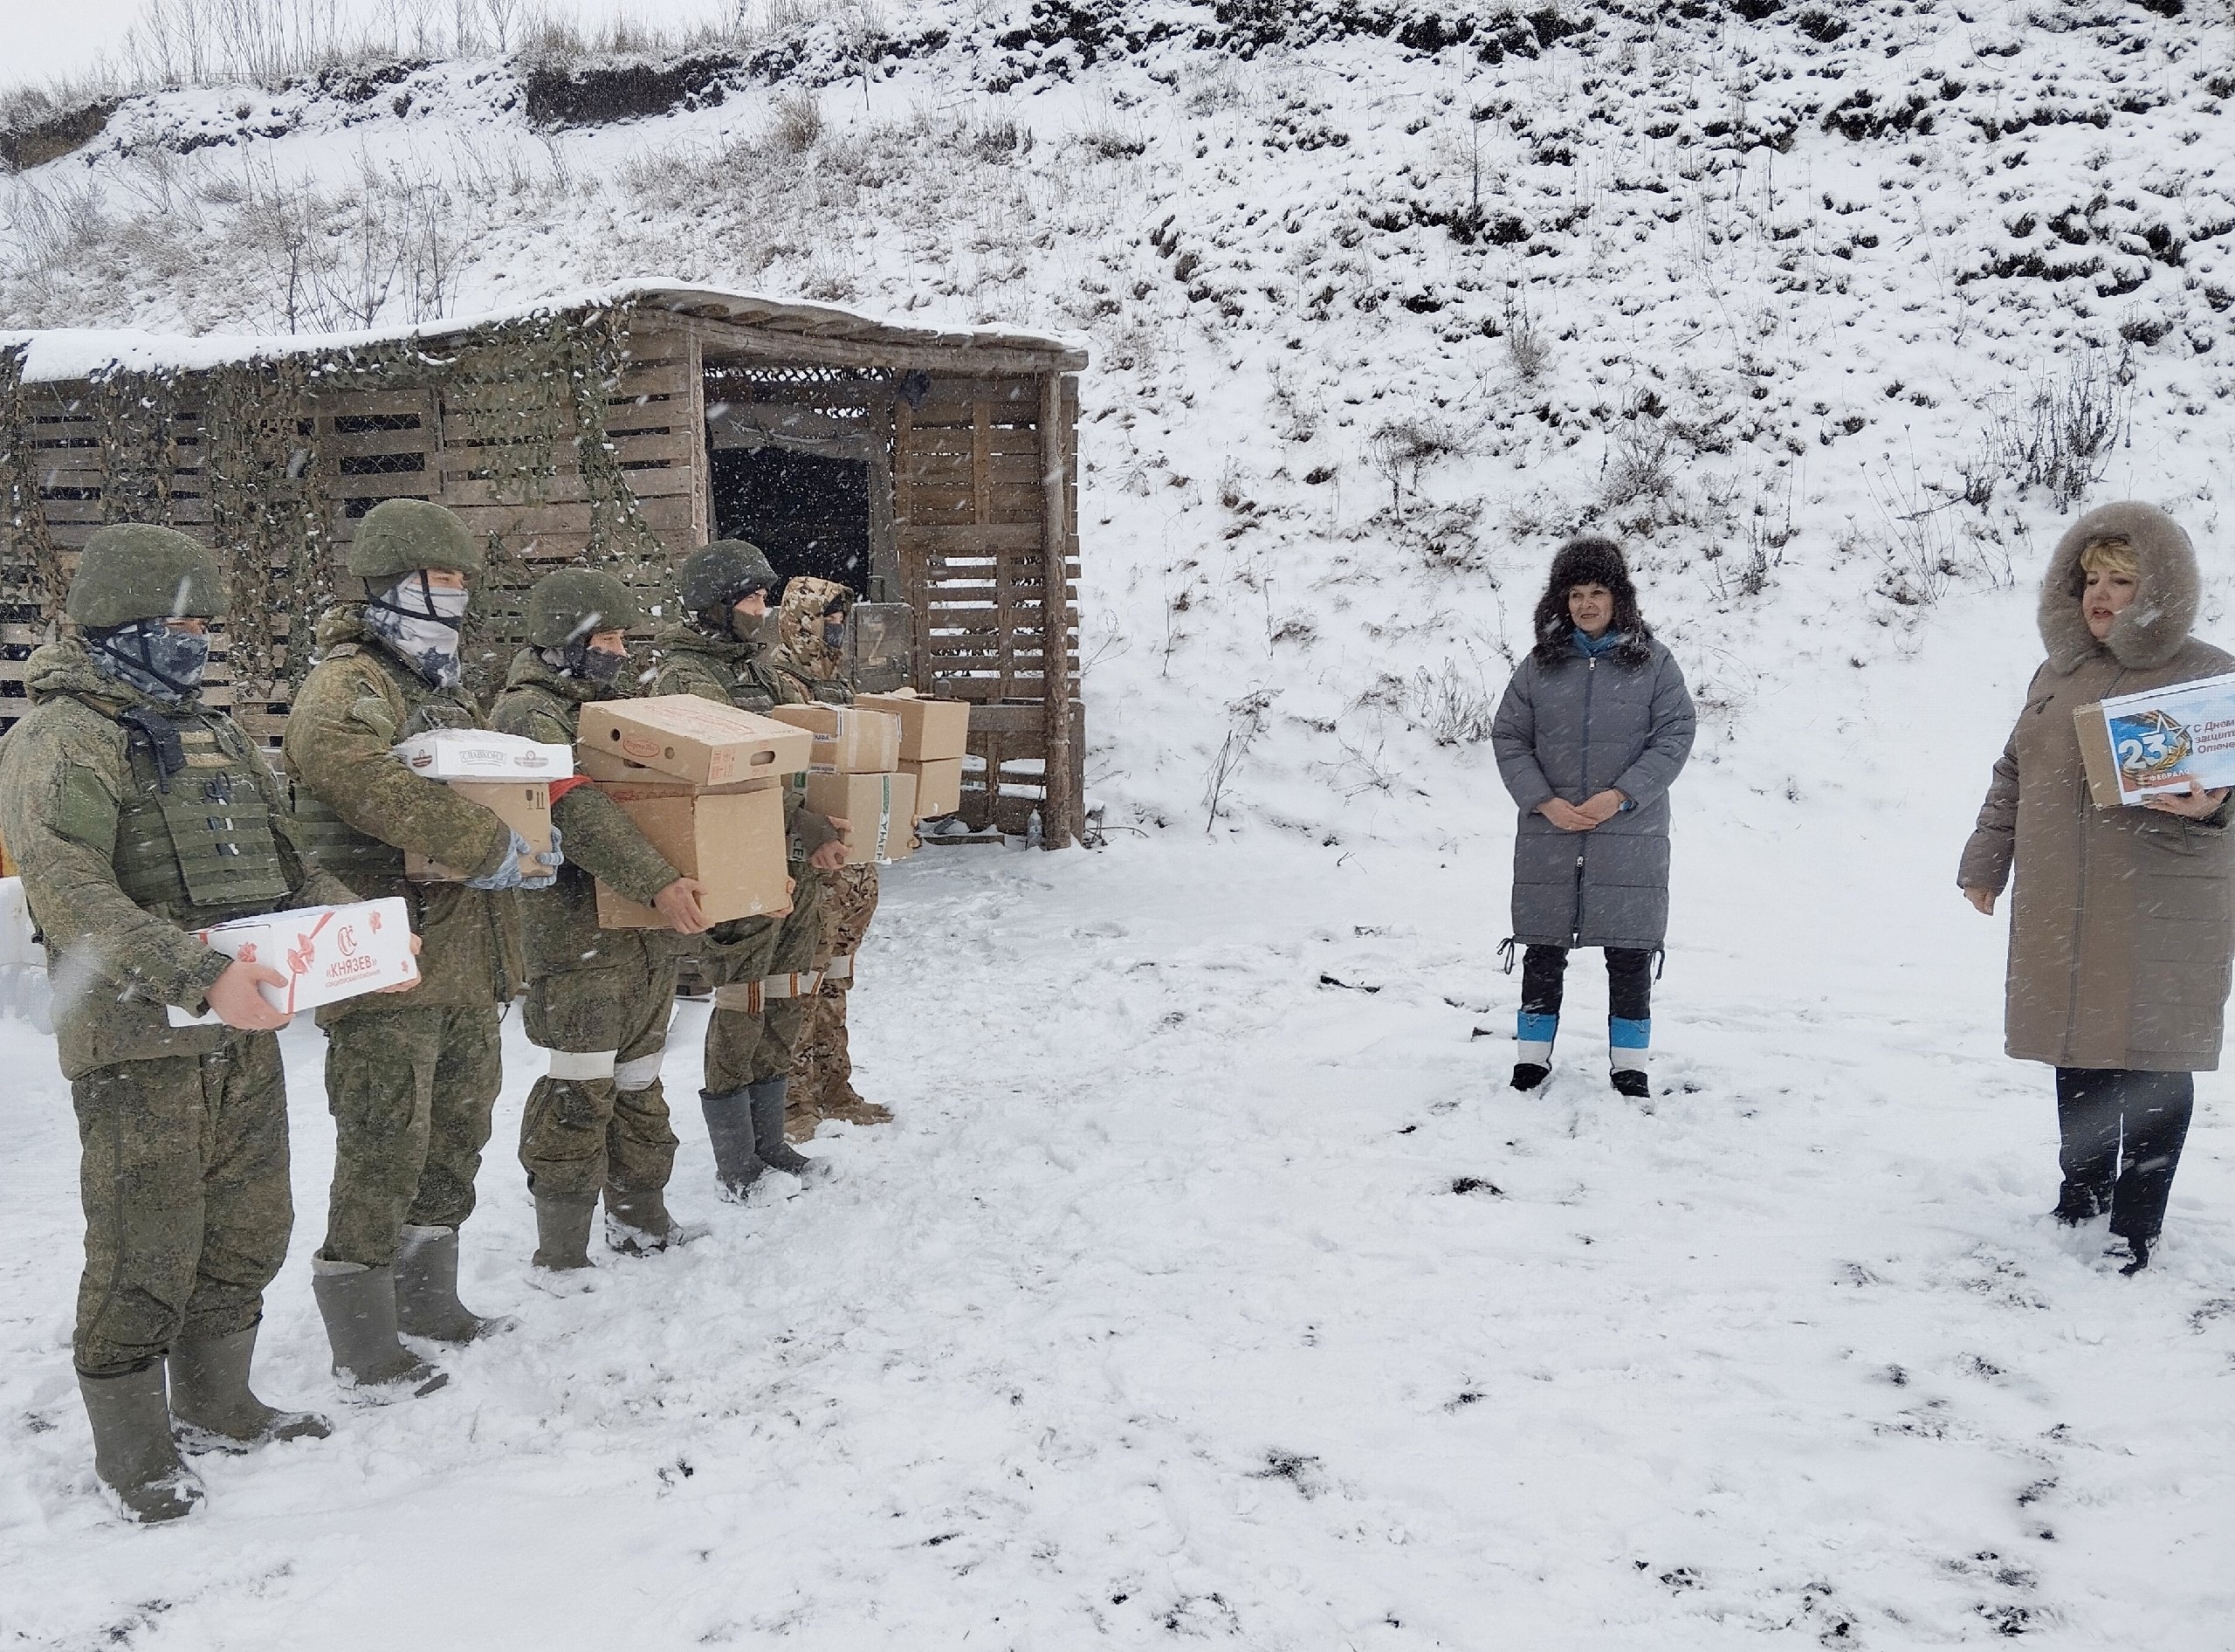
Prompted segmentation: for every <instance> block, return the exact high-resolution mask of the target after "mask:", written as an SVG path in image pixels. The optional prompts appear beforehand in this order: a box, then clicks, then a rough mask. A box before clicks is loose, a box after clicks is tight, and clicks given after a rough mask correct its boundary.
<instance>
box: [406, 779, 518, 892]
mask: <svg viewBox="0 0 2235 1652" xmlns="http://www.w3.org/2000/svg"><path fill="white" fill-rule="evenodd" d="M440 783H441V784H443V785H444V786H447V787H449V788H450V789H451V790H452V791H454V792H456V793H457V795H459V796H461V797H465V798H470V799H471V800H472V801H473V802H477V803H478V804H480V805H481V807H482V808H484V809H487V810H489V811H490V813H492V814H493V815H494V816H496V817H497V818H498V819H499V820H501V821H503V822H504V823H505V825H507V826H509V827H511V828H512V829H513V830H514V831H516V832H518V833H519V835H520V836H523V837H525V838H526V839H527V846H528V848H529V849H530V850H533V852H534V853H536V854H539V855H547V854H549V853H550V852H551V786H550V783H549V782H548V781H540V780H536V781H526V780H449V781H441V782H440ZM403 876H404V878H405V880H406V881H407V882H409V883H414V884H462V883H464V881H465V880H466V879H467V878H471V877H472V876H473V874H472V873H471V872H461V871H452V870H451V869H450V867H448V866H445V865H444V864H442V863H441V862H440V861H437V860H430V859H429V858H428V857H426V856H424V855H419V854H414V853H413V852H412V851H411V850H408V849H407V850H404V851H403Z"/></svg>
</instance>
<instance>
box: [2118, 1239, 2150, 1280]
mask: <svg viewBox="0 0 2235 1652" xmlns="http://www.w3.org/2000/svg"><path fill="white" fill-rule="evenodd" d="M2156 1242H2157V1236H2156V1235H2155V1234H2150V1235H2148V1236H2144V1235H2142V1234H2128V1236H2127V1249H2128V1251H2130V1252H2131V1253H2132V1257H2131V1259H2130V1260H2129V1261H2128V1263H2127V1265H2126V1266H2125V1267H2123V1268H2122V1269H2120V1270H2119V1271H2120V1273H2122V1275H2124V1276H2125V1277H2127V1278H2129V1279H2131V1278H2133V1277H2135V1275H2136V1274H2138V1273H2140V1272H2141V1271H2142V1270H2143V1269H2144V1268H2147V1267H2148V1266H2149V1247H2150V1246H2152V1245H2154V1244H2156Z"/></svg>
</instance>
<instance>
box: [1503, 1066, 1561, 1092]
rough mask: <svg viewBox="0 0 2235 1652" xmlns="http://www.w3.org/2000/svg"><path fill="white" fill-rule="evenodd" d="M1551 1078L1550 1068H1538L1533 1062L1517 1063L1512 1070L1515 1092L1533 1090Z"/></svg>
mask: <svg viewBox="0 0 2235 1652" xmlns="http://www.w3.org/2000/svg"><path fill="white" fill-rule="evenodd" d="M1551 1076H1552V1070H1551V1068H1550V1067H1540V1066H1538V1065H1537V1063H1535V1062H1533V1061H1523V1062H1517V1063H1515V1065H1514V1069H1513V1087H1514V1088H1515V1089H1516V1090H1534V1089H1536V1088H1537V1085H1539V1084H1543V1083H1544V1081H1545V1080H1546V1079H1547V1078H1550V1077H1551Z"/></svg>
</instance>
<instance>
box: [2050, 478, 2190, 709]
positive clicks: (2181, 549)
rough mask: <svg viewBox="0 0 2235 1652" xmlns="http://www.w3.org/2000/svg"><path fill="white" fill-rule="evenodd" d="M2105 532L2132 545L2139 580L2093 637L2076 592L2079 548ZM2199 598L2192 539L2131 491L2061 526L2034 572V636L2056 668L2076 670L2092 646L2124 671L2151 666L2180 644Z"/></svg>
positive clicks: (2081, 582)
mask: <svg viewBox="0 0 2235 1652" xmlns="http://www.w3.org/2000/svg"><path fill="white" fill-rule="evenodd" d="M2113 535H2116V536H2118V537H2120V538H2122V539H2124V540H2126V541H2127V543H2128V545H2129V546H2131V547H2133V549H2134V554H2135V560H2136V561H2139V562H2140V563H2141V564H2142V581H2141V584H2140V586H2139V588H2138V589H2136V590H2135V595H2134V601H2133V602H2130V603H2129V604H2128V606H2127V608H2126V609H2125V610H2124V611H2123V612H2122V613H2121V614H2120V616H2118V618H2117V619H2116V620H2115V622H2114V623H2112V626H2111V635H2110V636H2109V637H2108V638H2107V639H2105V640H2104V641H2103V642H2101V643H2098V642H2097V641H2096V640H2095V639H2094V637H2093V636H2091V635H2090V634H2089V632H2088V630H2087V618H2086V616H2084V615H2082V614H2081V613H2080V591H2081V589H2082V588H2083V587H2085V585H2086V584H2087V575H2085V574H2084V573H2082V572H2081V571H2080V552H2081V551H2083V550H2084V549H2086V548H2087V544H2088V542H2089V541H2090V540H2099V539H2107V538H2109V537H2111V536H2113ZM2203 600H2204V580H2203V576H2202V575H2200V574H2199V573H2198V572H2197V553H2196V547H2194V546H2193V545H2191V544H2190V542H2189V536H2188V534H2187V533H2184V532H2183V531H2182V528H2181V525H2180V524H2179V523H2178V522H2176V521H2175V520H2173V519H2172V518H2171V517H2170V516H2168V515H2166V514H2165V513H2164V512H2163V511H2161V510H2159V509H2158V508H2157V507H2156V506H2154V505H2144V504H2142V502H2141V501H2140V500H2138V499H2122V500H2120V501H2119V502H2118V503H2117V504H2115V505H2099V506H2096V507H2095V508H2094V510H2092V511H2090V512H2088V513H2087V515H2085V516H2083V517H2081V518H2080V520H2078V521H2076V522H2074V523H2073V525H2072V526H2071V527H2068V528H2067V529H2066V530H2065V534H2064V537H2063V538H2062V539H2060V540H2058V541H2057V548H2056V551H2055V553H2054V554H2053V555H2052V556H2051V557H2050V558H2049V568H2048V572H2047V573H2046V574H2045V575H2043V576H2042V578H2041V607H2040V626H2041V641H2042V643H2043V644H2044V645H2045V646H2046V648H2047V649H2048V651H2049V664H2050V665H2051V666H2052V667H2053V668H2054V669H2055V670H2056V671H2057V672H2058V673H2059V674H2060V675H2061V676H2067V677H2069V676H2070V675H2071V674H2072V673H2073V671H2078V670H2079V669H2080V666H2081V665H2083V664H2086V663H2087V660H2088V659H2090V658H2091V657H2093V656H2094V653H2095V651H2096V650H2097V649H2099V648H2101V649H2106V650H2109V652H2110V655H2111V657H2112V658H2114V659H2115V660H2117V661H2118V663H2119V664H2122V665H2123V666H2125V667H2126V668H2127V669H2128V671H2151V670H2154V669H2156V667H2157V666H2160V665H2163V664H2165V663H2166V662H2167V661H2168V660H2170V659H2171V658H2172V657H2173V656H2174V655H2176V654H2177V653H2179V652H2180V651H2181V645H2182V644H2183V643H2185V642H2187V641H2188V640H2189V632H2190V630H2191V629H2192V628H2193V627H2194V626H2195V624H2196V623H2197V608H2198V607H2199V606H2200V605H2201V603H2202V602H2203Z"/></svg>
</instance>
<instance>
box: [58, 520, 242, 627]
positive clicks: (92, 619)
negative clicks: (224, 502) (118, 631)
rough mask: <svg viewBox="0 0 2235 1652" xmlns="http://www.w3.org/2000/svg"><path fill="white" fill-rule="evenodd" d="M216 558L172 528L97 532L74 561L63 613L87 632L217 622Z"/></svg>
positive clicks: (221, 600)
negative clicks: (137, 623)
mask: <svg viewBox="0 0 2235 1652" xmlns="http://www.w3.org/2000/svg"><path fill="white" fill-rule="evenodd" d="M225 607H226V603H225V582H224V579H223V577H222V576H220V575H219V574H218V572H217V558H215V557H213V556H211V555H210V553H209V552H208V551H207V550H205V549H203V547H202V545H201V544H200V543H199V542H198V541H196V540H191V539H189V538H188V537H187V536H186V535H185V534H183V533H179V532H178V531H177V530H176V529H175V528H168V527H150V526H148V525H146V524H143V523H120V524H119V525H117V526H115V527H102V528H96V529H94V530H93V533H92V534H91V535H90V536H89V537H88V538H87V539H86V548H85V549H84V550H83V551H82V552H81V553H79V557H78V572H77V574H76V575H74V576H73V577H72V579H71V581H70V595H69V597H68V599H67V600H66V601H65V602H64V604H63V609H62V611H63V612H64V613H65V614H67V615H68V616H70V617H71V618H72V620H74V621H75V622H77V623H79V625H82V626H84V627H86V630H96V631H100V630H108V629H109V628H110V627H111V626H114V625H129V624H130V623H132V622H133V621H134V620H145V619H217V618H219V617H220V616H223V615H224V611H225Z"/></svg>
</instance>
